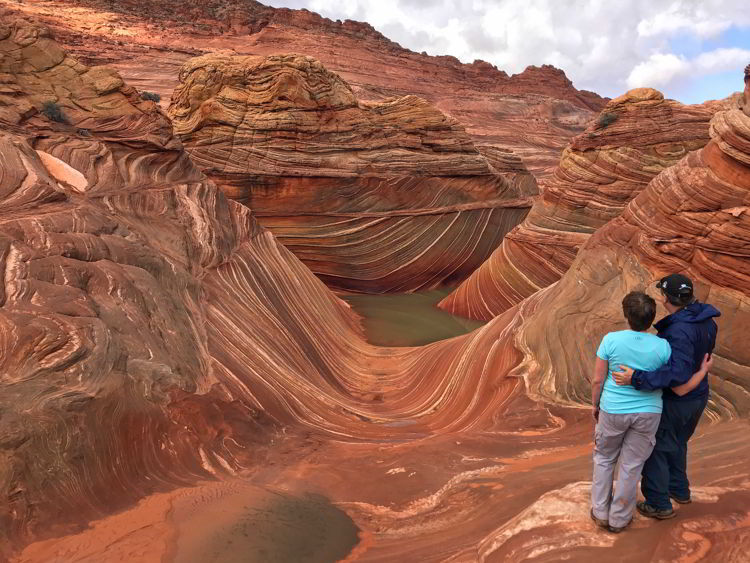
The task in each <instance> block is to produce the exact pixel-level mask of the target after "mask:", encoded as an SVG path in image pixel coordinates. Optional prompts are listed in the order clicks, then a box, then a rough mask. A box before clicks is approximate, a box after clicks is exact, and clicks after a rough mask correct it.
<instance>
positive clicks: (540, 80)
mask: <svg viewBox="0 0 750 563" xmlns="http://www.w3.org/2000/svg"><path fill="white" fill-rule="evenodd" d="M3 5H5V6H6V7H7V8H8V9H10V10H13V11H15V12H18V13H23V14H27V15H30V16H33V17H37V18H41V19H43V21H44V22H45V24H47V25H49V26H51V27H52V28H53V29H54V30H55V33H56V34H57V37H58V38H59V40H60V41H61V43H62V44H64V45H65V46H66V47H67V48H68V49H69V50H70V52H71V53H74V54H75V55H76V56H77V57H78V58H79V59H81V60H83V61H84V62H91V63H92V64H111V65H112V66H113V67H114V68H117V69H118V70H119V71H120V72H121V73H122V75H123V76H124V77H126V78H127V79H128V81H129V83H130V84H132V85H134V86H137V87H138V88H141V89H143V90H149V91H154V92H158V93H159V94H161V97H162V104H163V105H164V107H166V106H167V105H168V104H169V97H170V95H171V94H172V92H173V90H174V88H175V87H176V86H177V84H178V74H179V71H180V67H181V66H182V64H183V63H184V62H185V61H187V60H188V59H189V58H190V57H192V56H196V55H201V54H207V53H211V52H224V53H227V52H234V53H238V54H243V55H275V54H278V53H304V54H307V55H310V56H313V57H315V58H316V59H317V60H320V61H321V62H322V63H323V64H324V65H325V66H326V68H328V69H330V70H332V71H334V72H336V73H338V74H339V75H340V76H342V77H343V78H344V80H346V81H347V82H348V83H349V84H351V85H352V88H353V89H354V91H355V92H356V94H357V96H358V97H359V98H360V99H368V100H384V99H387V98H390V97H398V96H404V95H408V94H414V95H417V96H419V97H421V98H424V99H426V100H428V101H429V102H431V103H432V104H434V105H435V106H436V107H437V108H438V109H440V110H441V111H443V112H445V113H447V114H449V115H451V116H453V117H455V118H456V119H458V120H459V121H460V122H461V123H462V124H464V125H465V126H466V128H467V132H468V133H469V134H470V135H471V136H472V138H473V139H475V140H476V141H478V142H481V143H483V144H497V145H501V146H504V147H508V148H510V149H512V150H513V151H514V152H515V153H516V154H518V155H519V156H521V158H523V160H524V162H525V163H526V166H527V167H528V168H529V170H531V171H532V173H533V174H534V175H535V176H536V177H537V178H543V177H548V176H549V175H550V174H551V173H552V172H553V171H554V168H555V166H556V165H557V163H558V162H559V159H560V153H561V151H562V150H563V149H564V148H565V146H566V145H567V144H568V143H569V142H570V140H571V139H572V138H573V137H574V136H575V135H577V134H579V133H581V132H582V131H583V130H584V129H585V128H586V126H587V125H588V123H589V122H590V121H591V120H592V119H594V118H595V117H596V113H597V112H599V111H600V110H601V109H602V107H603V106H604V104H605V103H606V101H607V99H604V98H601V97H600V96H598V95H596V94H595V93H593V92H588V91H585V90H578V89H577V88H575V86H574V85H573V84H572V83H571V81H570V80H569V79H568V77H567V76H566V75H565V73H564V72H563V71H562V70H560V69H557V68H555V67H553V66H551V65H542V66H529V67H527V68H526V69H525V70H523V72H519V73H518V74H514V75H509V74H507V73H506V72H505V71H503V70H502V69H499V68H497V67H495V66H494V65H492V64H490V63H488V62H486V61H482V60H475V61H474V62H472V63H468V64H467V63H462V62H461V61H459V60H458V59H456V58H455V57H452V56H437V57H436V56H430V55H428V54H427V53H424V52H423V53H416V52H413V51H410V50H408V49H405V48H403V47H402V46H401V45H399V44H398V43H396V42H395V41H392V40H391V39H389V38H387V37H385V36H384V35H383V34H381V33H380V32H378V31H377V30H375V29H374V28H373V27H372V26H371V25H370V24H368V23H365V22H358V21H353V20H344V21H339V20H335V21H334V20H330V19H328V18H324V17H321V16H320V15H318V14H316V13H314V12H311V11H308V10H292V9H288V8H272V7H270V6H264V5H263V4H261V3H259V2H256V1H255V0H233V1H232V2H229V3H228V2H226V0H203V1H202V2H199V3H191V4H186V3H185V2H184V1H183V0H147V1H144V0H118V1H117V2H105V1H104V0H55V1H54V2H43V3H39V2H25V3H20V2H4V4H3ZM0 19H1V18H0Z"/></svg>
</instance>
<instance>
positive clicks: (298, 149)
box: [169, 55, 537, 293]
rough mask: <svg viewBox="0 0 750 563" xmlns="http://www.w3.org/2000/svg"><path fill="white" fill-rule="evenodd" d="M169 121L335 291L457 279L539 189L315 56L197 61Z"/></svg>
mask: <svg viewBox="0 0 750 563" xmlns="http://www.w3.org/2000/svg"><path fill="white" fill-rule="evenodd" d="M169 113H170V115H171V116H172V118H173V120H174V124H175V131H176V132H177V134H179V135H180V137H181V139H182V141H183V143H184V144H185V148H186V150H187V151H188V153H189V154H190V156H191V158H192V159H193V161H194V162H195V163H196V164H197V165H198V166H199V167H200V168H202V169H203V171H204V172H205V173H206V174H207V175H208V176H209V177H210V178H211V179H212V180H214V182H215V183H216V184H217V185H218V186H219V187H220V188H221V189H222V190H223V191H224V192H225V193H226V194H227V195H228V196H229V197H230V198H232V199H235V200H237V201H240V202H242V203H244V204H246V205H248V206H249V207H250V208H251V209H252V210H253V213H254V214H255V217H256V218H257V219H258V220H259V221H260V223H261V224H262V225H263V226H265V227H267V228H268V229H270V230H271V232H273V233H274V235H275V236H276V238H277V239H278V240H279V241H280V242H281V243H282V244H284V246H286V247H287V248H288V249H289V250H291V251H292V252H293V253H294V254H296V255H297V256H298V257H299V258H300V259H301V260H302V261H303V262H304V263H305V264H306V265H307V266H308V267H309V268H310V269H311V270H312V271H313V272H314V273H315V274H317V275H318V276H319V277H320V278H321V279H322V280H324V281H325V282H326V284H327V285H328V286H329V287H332V288H335V289H340V290H347V291H359V292H370V293H387V292H407V291H415V290H420V289H433V288H435V287H439V286H441V285H450V284H452V283H453V284H455V282H458V281H460V280H462V279H464V278H465V277H466V276H468V275H469V274H470V273H471V272H472V271H473V270H474V269H476V268H477V267H478V266H479V265H480V264H481V263H482V262H483V261H484V260H485V259H486V258H487V257H488V256H489V255H490V254H491V252H492V251H493V250H494V249H495V248H496V247H497V245H499V244H500V241H501V240H502V238H503V236H504V235H505V233H507V232H508V231H509V230H510V229H511V228H513V227H514V226H515V225H517V224H518V223H519V222H520V221H521V220H522V219H523V217H524V216H525V215H526V213H527V212H528V209H529V208H530V206H531V196H533V195H535V194H536V193H537V186H536V181H535V180H534V178H533V177H532V176H531V175H530V174H529V173H528V171H527V170H526V169H525V167H524V165H523V163H522V162H521V161H520V159H519V158H518V157H517V156H515V155H513V153H511V152H509V151H504V150H502V149H499V148H497V147H491V146H485V147H484V148H483V149H482V151H481V152H480V151H479V150H477V147H475V146H474V144H473V143H472V141H471V139H470V138H469V136H468V135H467V134H466V133H465V131H464V129H463V127H461V125H460V124H459V123H458V122H457V121H456V120H455V119H452V118H450V117H448V116H446V115H445V114H443V113H441V112H440V111H438V110H436V109H435V108H434V107H433V106H431V105H430V104H429V103H427V102H426V101H424V100H423V99H421V98H417V97H416V96H406V97H402V98H395V99H392V100H388V101H383V102H359V101H358V100H357V99H356V97H355V96H354V94H353V92H352V90H351V88H350V87H349V85H348V84H347V83H346V82H344V81H343V80H342V79H341V78H340V77H339V76H338V75H336V74H334V73H332V72H330V71H328V70H326V68H325V67H323V65H322V64H321V63H320V62H318V61H316V60H315V59H312V58H310V57H301V56H297V55H278V56H269V57H231V56H220V55H206V56H203V57H198V58H196V59H193V60H191V61H189V62H188V63H186V65H185V66H184V67H183V70H182V72H181V74H180V87H179V88H178V89H177V90H176V91H175V93H174V96H173V98H172V103H171V105H170V108H169ZM484 154H489V158H487V157H485V156H484ZM491 162H492V163H494V164H496V165H497V167H498V168H499V170H498V169H496V168H495V167H494V166H493V164H491ZM505 174H507V179H506V177H505Z"/></svg>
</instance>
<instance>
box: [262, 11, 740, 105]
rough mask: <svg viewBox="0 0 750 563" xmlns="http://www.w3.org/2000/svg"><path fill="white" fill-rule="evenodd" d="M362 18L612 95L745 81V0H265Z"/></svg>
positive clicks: (680, 92) (701, 90) (431, 43)
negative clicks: (560, 73)
mask: <svg viewBox="0 0 750 563" xmlns="http://www.w3.org/2000/svg"><path fill="white" fill-rule="evenodd" d="M264 3H266V4H270V5H272V6H275V7H282V6H283V7H288V8H307V9H308V10H311V11H313V12H317V13H319V14H321V15H322V16H325V17H328V18H331V19H333V20H337V19H341V20H344V19H352V20H358V21H366V22H368V23H370V24H371V25H372V26H373V27H375V29H377V30H378V31H380V32H381V33H383V34H384V35H385V36H386V37H388V38H389V39H391V40H393V41H396V42H398V43H399V44H401V45H402V46H403V47H406V48H408V49H411V50H413V51H417V52H421V51H426V52H427V53H428V54H430V55H453V56H455V57H457V58H458V59H460V60H461V61H463V62H467V63H470V62H472V61H474V60H475V59H482V60H485V61H488V62H490V63H492V64H494V65H495V66H497V67H498V68H500V69H502V70H505V71H506V72H507V73H509V74H515V73H518V72H521V71H523V69H525V68H526V67H527V66H528V65H542V64H552V65H554V66H556V67H558V68H561V69H563V70H564V71H565V73H566V74H567V76H568V78H570V79H571V80H572V81H573V84H574V85H575V86H576V87H577V88H579V89H586V90H593V91H594V92H596V93H598V94H600V95H603V96H609V97H615V96H618V95H620V94H622V93H624V92H626V91H627V90H629V89H631V88H637V87H642V86H649V87H651V88H656V89H658V90H660V91H662V92H663V93H664V94H665V95H666V96H667V97H669V98H674V99H677V100H679V101H681V102H683V103H699V102H703V101H705V100H709V99H719V98H724V97H726V96H728V95H729V94H731V93H732V92H735V91H738V90H741V89H742V88H743V83H742V77H743V72H742V71H743V69H744V67H745V65H747V64H748V63H750V0H606V1H605V0H270V1H269V0H264Z"/></svg>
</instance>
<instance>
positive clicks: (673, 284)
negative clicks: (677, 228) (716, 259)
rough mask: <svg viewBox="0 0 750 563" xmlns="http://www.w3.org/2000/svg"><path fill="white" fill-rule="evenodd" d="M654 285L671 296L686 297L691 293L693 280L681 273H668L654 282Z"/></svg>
mask: <svg viewBox="0 0 750 563" xmlns="http://www.w3.org/2000/svg"><path fill="white" fill-rule="evenodd" d="M656 287H657V288H659V289H661V290H662V291H663V292H664V293H666V294H667V295H671V296H672V297H688V296H691V295H693V282H691V281H690V278H688V277H687V276H683V275H682V274H669V275H668V276H666V277H663V278H662V279H660V280H659V281H658V282H656Z"/></svg>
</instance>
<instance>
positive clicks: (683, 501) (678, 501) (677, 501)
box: [669, 493, 693, 504]
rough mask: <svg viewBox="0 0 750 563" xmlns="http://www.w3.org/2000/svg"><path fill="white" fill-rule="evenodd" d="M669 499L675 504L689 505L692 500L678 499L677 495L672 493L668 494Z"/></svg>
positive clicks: (688, 498)
mask: <svg viewBox="0 0 750 563" xmlns="http://www.w3.org/2000/svg"><path fill="white" fill-rule="evenodd" d="M669 498H671V499H672V500H673V501H675V502H676V503H677V504H690V503H691V502H693V499H691V498H690V497H687V498H680V497H678V496H677V495H675V494H673V493H669Z"/></svg>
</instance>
